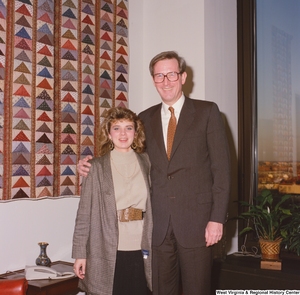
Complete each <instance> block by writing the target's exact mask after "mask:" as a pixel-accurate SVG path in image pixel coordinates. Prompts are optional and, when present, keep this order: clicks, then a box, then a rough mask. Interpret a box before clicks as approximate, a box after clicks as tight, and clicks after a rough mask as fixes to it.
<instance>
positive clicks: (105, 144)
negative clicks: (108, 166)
mask: <svg viewBox="0 0 300 295" xmlns="http://www.w3.org/2000/svg"><path fill="white" fill-rule="evenodd" d="M122 120H127V121H130V122H133V123H134V129H135V137H134V140H133V143H132V145H131V146H132V148H133V149H134V150H135V152H137V153H138V154H139V153H143V152H144V151H145V149H146V136H145V128H144V125H143V123H142V121H141V119H140V118H139V117H138V116H137V115H136V114H135V113H134V112H133V111H131V110H129V109H127V108H122V107H115V108H111V109H109V110H108V111H107V112H106V114H105V115H104V120H103V122H102V123H101V127H100V134H99V137H98V156H103V155H105V154H106V153H108V152H109V151H110V150H111V147H112V142H111V140H110V139H109V132H110V128H111V126H112V124H113V123H115V122H117V121H122Z"/></svg>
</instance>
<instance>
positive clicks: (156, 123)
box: [151, 104, 167, 159]
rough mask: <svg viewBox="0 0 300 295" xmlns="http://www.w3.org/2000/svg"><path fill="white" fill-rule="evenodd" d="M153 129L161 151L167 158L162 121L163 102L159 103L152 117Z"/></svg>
mask: <svg viewBox="0 0 300 295" xmlns="http://www.w3.org/2000/svg"><path fill="white" fill-rule="evenodd" d="M151 129H152V134H153V139H154V140H155V141H156V143H157V146H158V150H159V152H160V153H161V155H162V156H163V157H164V158H165V159H167V154H166V147H165V143H164V136H163V131H162V123H161V104H159V105H158V107H157V109H156V111H155V113H154V114H153V116H152V118H151Z"/></svg>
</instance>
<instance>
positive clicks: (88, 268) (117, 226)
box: [72, 108, 152, 295]
mask: <svg viewBox="0 0 300 295" xmlns="http://www.w3.org/2000/svg"><path fill="white" fill-rule="evenodd" d="M99 141H100V145H99V146H100V148H99V155H100V156H99V157H96V158H93V159H92V160H90V163H91V168H90V172H89V174H88V176H87V177H84V178H83V182H82V189H81V198H80V202H79V207H78V212H77V218H76V224H75V230H74V237H73V251H72V257H73V258H75V263H74V272H75V273H76V275H77V276H78V277H79V278H80V280H79V287H80V288H81V289H82V290H83V291H85V292H86V293H87V294H89V295H102V294H109V295H111V294H113V295H146V294H148V289H147V286H148V288H149V289H150V290H151V289H152V286H151V276H152V273H151V254H152V253H151V235H152V211H151V204H150V180H149V175H150V162H149V158H148V155H147V154H146V153H145V152H144V150H145V133H144V127H143V124H142V122H141V120H140V119H139V118H138V117H137V115H136V114H135V113H133V112H132V111H130V110H129V109H125V108H112V109H110V110H109V111H108V112H107V114H106V117H105V118H104V121H103V123H102V124H101V130H100V134H99Z"/></svg>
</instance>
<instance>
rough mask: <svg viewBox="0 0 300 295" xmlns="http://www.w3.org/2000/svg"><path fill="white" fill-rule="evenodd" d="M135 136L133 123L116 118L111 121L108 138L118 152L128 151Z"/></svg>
mask: <svg viewBox="0 0 300 295" xmlns="http://www.w3.org/2000/svg"><path fill="white" fill-rule="evenodd" d="M134 137H135V129H134V123H133V122H131V121H128V120H118V121H116V122H114V123H112V125H111V127H110V131H109V139H110V140H111V141H112V142H113V144H114V146H115V149H116V150H117V151H119V152H128V151H130V149H131V144H132V143H133V140H134Z"/></svg>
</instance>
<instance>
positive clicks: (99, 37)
mask: <svg viewBox="0 0 300 295" xmlns="http://www.w3.org/2000/svg"><path fill="white" fill-rule="evenodd" d="M127 81H128V1H126V0H77V1H76V0H20V1H17V0H0V200H10V199H19V198H41V197H58V196H73V195H79V194H80V181H81V180H80V177H79V176H78V175H77V173H76V165H77V163H78V161H79V159H80V158H83V157H84V156H86V155H92V156H93V155H95V151H96V148H97V147H96V146H95V143H96V140H95V138H96V136H97V132H98V131H99V127H100V123H101V117H102V116H103V114H104V113H105V112H106V111H107V109H109V108H110V107H113V106H124V107H127V106H128V101H127V99H128V95H127V89H128V82H127Z"/></svg>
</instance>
